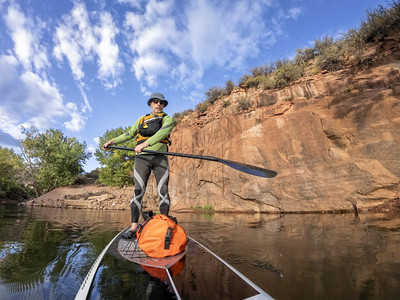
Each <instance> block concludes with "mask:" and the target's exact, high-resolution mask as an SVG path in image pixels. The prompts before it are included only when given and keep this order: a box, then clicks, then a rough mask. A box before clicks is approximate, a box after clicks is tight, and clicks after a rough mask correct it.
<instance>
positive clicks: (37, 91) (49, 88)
mask: <svg viewBox="0 0 400 300" xmlns="http://www.w3.org/2000/svg"><path fill="white" fill-rule="evenodd" d="M0 69H1V70H4V71H5V72H4V75H5V76H2V77H1V79H0V94H1V96H2V101H1V104H0V115H1V117H0V130H2V131H4V132H5V133H8V134H10V135H11V136H13V137H15V138H20V137H21V133H20V131H21V126H24V127H30V126H35V127H36V128H38V129H39V130H45V129H47V128H49V127H50V126H53V125H55V124H56V123H57V121H58V120H59V119H66V118H71V121H69V122H74V120H75V119H77V118H79V119H81V120H82V118H83V117H82V116H79V117H78V116H77V112H76V110H72V109H70V108H69V107H68V105H65V104H64V102H63V98H62V95H61V93H60V91H59V90H58V88H57V86H55V85H54V84H53V83H51V82H49V81H48V80H45V79H43V78H41V77H40V76H39V75H37V74H35V73H33V72H31V71H28V70H25V71H24V70H21V68H20V65H19V64H18V61H17V59H16V58H15V57H13V56H4V55H3V56H0ZM78 115H79V114H78ZM74 124H77V125H75V126H70V127H69V129H71V130H73V131H79V130H80V129H82V127H83V125H84V124H83V123H82V122H79V123H78V122H75V123H74Z"/></svg>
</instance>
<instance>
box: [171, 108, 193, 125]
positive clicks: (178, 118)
mask: <svg viewBox="0 0 400 300" xmlns="http://www.w3.org/2000/svg"><path fill="white" fill-rule="evenodd" d="M192 112H193V110H192V109H187V110H184V111H183V112H181V113H178V112H177V113H174V115H173V118H174V123H175V125H177V124H179V123H180V122H181V121H182V119H183V118H184V117H185V116H187V115H188V114H190V113H192Z"/></svg>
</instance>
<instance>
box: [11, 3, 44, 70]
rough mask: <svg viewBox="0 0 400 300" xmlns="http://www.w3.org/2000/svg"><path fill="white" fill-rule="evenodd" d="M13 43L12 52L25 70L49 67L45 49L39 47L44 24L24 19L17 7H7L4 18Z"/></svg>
mask: <svg viewBox="0 0 400 300" xmlns="http://www.w3.org/2000/svg"><path fill="white" fill-rule="evenodd" d="M4 19H5V21H6V24H7V27H8V30H9V32H10V36H11V38H12V40H13V42H14V52H15V54H16V56H17V57H18V60H19V61H20V63H21V64H22V65H23V66H24V67H25V68H26V69H32V67H33V68H34V69H35V70H38V71H40V70H42V69H43V68H45V67H48V66H49V61H48V59H47V53H46V49H45V48H44V47H43V46H42V45H40V38H41V35H42V29H43V27H44V23H43V22H41V21H40V20H36V23H34V22H33V21H32V20H31V19H29V18H26V17H25V15H24V14H23V13H22V12H21V11H20V10H19V7H18V6H17V5H13V4H12V5H11V6H9V7H8V10H7V14H6V15H5V17H4Z"/></svg>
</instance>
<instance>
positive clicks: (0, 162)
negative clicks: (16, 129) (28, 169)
mask: <svg viewBox="0 0 400 300" xmlns="http://www.w3.org/2000/svg"><path fill="white" fill-rule="evenodd" d="M23 170H24V162H23V159H22V157H21V156H20V155H17V154H15V153H14V151H13V150H11V149H7V148H2V147H1V146H0V197H9V198H14V197H15V196H17V195H20V194H21V193H22V194H24V189H23V184H22V182H21V174H22V172H23Z"/></svg>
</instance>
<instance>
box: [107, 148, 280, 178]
mask: <svg viewBox="0 0 400 300" xmlns="http://www.w3.org/2000/svg"><path fill="white" fill-rule="evenodd" d="M107 148H111V149H118V150H128V151H135V149H134V148H126V147H117V146H108V147H107ZM142 152H146V153H153V154H163V155H171V156H179V157H187V158H195V159H202V160H209V161H217V162H220V163H222V164H224V165H227V166H228V167H231V168H233V169H235V170H238V171H241V172H244V173H247V174H251V175H254V176H259V177H264V178H273V177H275V176H276V175H277V174H278V173H276V172H275V171H272V170H268V169H264V168H260V167H256V166H252V165H248V164H243V163H238V162H235V161H231V160H226V159H222V158H218V157H214V156H204V155H195V154H185V153H176V152H164V151H155V150H147V149H143V150H142Z"/></svg>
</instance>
